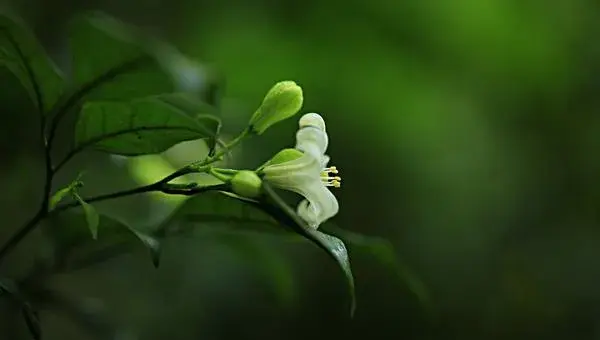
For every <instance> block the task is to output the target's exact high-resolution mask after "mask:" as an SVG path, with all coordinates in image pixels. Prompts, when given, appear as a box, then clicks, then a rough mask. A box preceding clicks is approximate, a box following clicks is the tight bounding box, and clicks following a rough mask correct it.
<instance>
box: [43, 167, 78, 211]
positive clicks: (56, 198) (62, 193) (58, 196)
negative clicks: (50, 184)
mask: <svg viewBox="0 0 600 340" xmlns="http://www.w3.org/2000/svg"><path fill="white" fill-rule="evenodd" d="M81 176H82V173H80V174H79V175H78V176H77V178H76V179H75V180H74V181H73V182H71V183H69V185H67V186H66V187H64V188H62V189H60V190H58V191H57V192H56V193H55V194H54V195H52V197H50V202H49V203H48V207H49V209H50V210H52V209H54V208H56V206H57V205H58V203H60V202H61V201H62V200H63V199H64V198H65V197H66V196H67V195H71V196H72V195H73V194H75V193H76V190H77V189H79V188H80V187H82V186H83V182H82V181H81Z"/></svg>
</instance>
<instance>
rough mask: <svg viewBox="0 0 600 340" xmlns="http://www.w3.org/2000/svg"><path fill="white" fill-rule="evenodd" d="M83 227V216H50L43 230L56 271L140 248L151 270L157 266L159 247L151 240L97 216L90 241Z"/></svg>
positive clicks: (102, 216) (73, 213) (75, 213)
mask: <svg viewBox="0 0 600 340" xmlns="http://www.w3.org/2000/svg"><path fill="white" fill-rule="evenodd" d="M83 223H87V222H86V216H85V214H82V213H77V212H63V213H61V214H59V215H57V216H53V217H52V218H51V219H50V221H49V223H48V224H47V225H45V226H44V231H45V233H46V235H47V236H48V237H49V238H50V240H51V241H52V243H53V245H54V249H55V260H56V265H55V267H56V269H57V270H59V271H69V270H76V269H79V268H83V267H86V266H89V265H91V264H94V263H98V262H101V261H104V260H106V259H108V258H111V257H112V256H114V255H115V254H116V255H118V254H122V253H123V252H126V251H129V250H132V249H135V248H140V246H143V248H144V249H145V250H147V251H149V252H150V255H151V257H152V263H153V264H154V266H156V267H157V266H158V265H159V259H160V256H159V255H160V246H161V245H160V242H159V241H158V240H157V239H155V238H153V237H152V236H150V235H147V234H145V233H143V232H140V231H137V230H134V229H132V228H131V227H129V226H127V225H125V224H124V223H122V222H120V221H117V220H115V219H112V218H109V217H107V216H105V215H99V223H98V234H97V239H96V240H94V239H91V238H90V237H89V234H88V231H87V228H83V227H82V224H83Z"/></svg>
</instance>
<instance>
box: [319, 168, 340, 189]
mask: <svg viewBox="0 0 600 340" xmlns="http://www.w3.org/2000/svg"><path fill="white" fill-rule="evenodd" d="M337 173H338V169H337V168H336V167H335V166H330V167H328V168H325V169H323V171H322V172H321V180H322V181H323V183H324V184H325V185H326V186H328V187H334V188H339V187H340V186H341V183H340V182H341V181H342V178H341V177H340V176H329V175H330V174H337Z"/></svg>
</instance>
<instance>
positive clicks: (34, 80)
mask: <svg viewBox="0 0 600 340" xmlns="http://www.w3.org/2000/svg"><path fill="white" fill-rule="evenodd" d="M0 63H1V64H2V65H3V66H4V67H6V68H8V69H9V70H10V71H11V72H12V73H13V74H14V75H15V76H16V77H17V78H18V79H19V81H20V82H21V84H22V85H23V87H24V88H25V89H26V90H27V92H28V94H29V96H30V97H31V99H32V100H33V101H34V103H35V105H36V107H37V108H38V109H39V110H40V111H41V112H44V113H46V112H48V111H49V109H50V108H51V107H52V106H53V105H54V104H55V103H56V102H57V100H58V98H59V97H60V96H61V94H62V93H63V90H64V80H63V78H62V75H61V74H60V72H59V71H58V68H57V67H56V66H55V65H54V63H53V62H52V61H51V60H50V58H49V57H48V55H47V54H46V51H45V50H44V48H43V47H42V46H41V44H40V43H39V42H38V41H37V39H36V37H35V36H34V34H33V33H32V32H31V31H30V30H28V29H27V28H26V27H25V25H24V23H23V22H22V21H21V20H19V19H17V18H16V17H14V16H11V15H7V14H6V13H0Z"/></svg>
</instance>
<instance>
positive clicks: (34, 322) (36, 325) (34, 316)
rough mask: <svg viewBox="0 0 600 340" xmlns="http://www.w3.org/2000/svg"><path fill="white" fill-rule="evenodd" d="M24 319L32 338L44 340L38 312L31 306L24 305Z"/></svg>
mask: <svg viewBox="0 0 600 340" xmlns="http://www.w3.org/2000/svg"><path fill="white" fill-rule="evenodd" d="M22 311H23V318H24V319H25V324H26V325H27V329H28V330H29V333H30V334H31V337H33V339H35V340H41V339H42V327H41V325H40V316H39V315H38V313H37V311H36V310H34V309H33V308H31V306H30V305H28V304H25V305H23V309H22Z"/></svg>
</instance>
